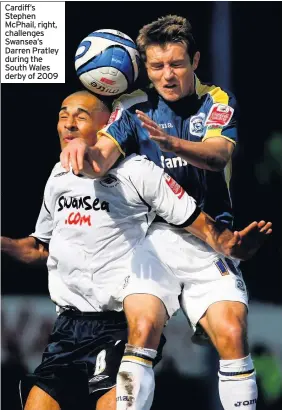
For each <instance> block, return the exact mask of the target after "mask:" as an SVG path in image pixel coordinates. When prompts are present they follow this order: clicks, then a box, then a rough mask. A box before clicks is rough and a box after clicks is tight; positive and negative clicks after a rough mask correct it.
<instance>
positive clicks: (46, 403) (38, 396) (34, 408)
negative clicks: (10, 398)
mask: <svg viewBox="0 0 282 410" xmlns="http://www.w3.org/2000/svg"><path fill="white" fill-rule="evenodd" d="M24 410H60V406H59V404H58V403H57V402H56V400H54V399H53V397H51V396H49V394H47V393H46V392H45V391H44V390H42V389H40V387H38V386H33V387H32V389H31V390H30V392H29V395H28V398H27V401H26V404H25V407H24Z"/></svg>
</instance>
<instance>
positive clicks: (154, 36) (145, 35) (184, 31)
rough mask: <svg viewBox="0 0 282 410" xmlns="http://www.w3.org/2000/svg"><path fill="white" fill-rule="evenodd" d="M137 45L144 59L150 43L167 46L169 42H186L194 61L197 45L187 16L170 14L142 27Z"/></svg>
mask: <svg viewBox="0 0 282 410" xmlns="http://www.w3.org/2000/svg"><path fill="white" fill-rule="evenodd" d="M136 42H137V46H138V48H139V52H140V54H141V57H142V59H143V60H144V61H146V49H147V47H148V46H150V45H153V44H155V45H160V46H165V45H166V44H167V43H184V44H186V46H187V53H188V55H189V57H190V61H191V63H192V62H193V58H194V55H195V53H196V51H197V46H196V43H195V40H194V38H193V35H192V26H191V24H190V23H189V21H188V20H187V19H186V18H185V17H181V16H175V15H168V16H165V17H160V18H159V19H158V20H156V21H153V22H152V23H150V24H147V25H146V26H144V27H142V28H141V30H140V31H139V35H138V37H137V40H136Z"/></svg>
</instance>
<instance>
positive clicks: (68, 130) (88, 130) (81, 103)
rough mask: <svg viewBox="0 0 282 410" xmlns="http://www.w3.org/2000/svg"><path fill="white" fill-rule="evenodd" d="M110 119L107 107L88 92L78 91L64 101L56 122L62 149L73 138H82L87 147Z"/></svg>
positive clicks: (95, 139) (94, 142) (93, 142)
mask: <svg viewBox="0 0 282 410" xmlns="http://www.w3.org/2000/svg"><path fill="white" fill-rule="evenodd" d="M109 117H110V110H109V109H108V107H107V106H106V105H105V104H104V103H103V102H102V101H101V100H100V99H99V98H98V97H97V96H95V95H93V94H91V93H90V92H88V91H86V90H85V91H78V92H76V93H74V94H71V95H69V96H68V97H67V98H65V99H64V101H63V103H62V106H61V109H60V112H59V120H58V126H57V129H58V134H59V137H60V143H61V148H62V149H63V148H64V147H65V146H66V145H67V144H68V143H69V142H70V141H71V140H73V139H74V138H78V137H79V138H83V139H84V141H85V142H86V143H87V144H88V145H94V144H96V141H97V131H99V130H100V129H101V128H103V127H104V126H105V125H106V124H107V122H108V119H109Z"/></svg>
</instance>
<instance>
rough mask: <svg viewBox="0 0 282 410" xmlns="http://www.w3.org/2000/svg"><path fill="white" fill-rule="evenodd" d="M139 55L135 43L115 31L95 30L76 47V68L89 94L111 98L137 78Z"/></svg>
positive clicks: (124, 89)
mask: <svg viewBox="0 0 282 410" xmlns="http://www.w3.org/2000/svg"><path fill="white" fill-rule="evenodd" d="M139 61H140V57H139V53H138V51H137V47H136V45H135V43H134V41H133V40H132V39H131V38H130V37H129V36H127V35H126V34H124V33H121V32H120V31H117V30H107V29H105V30H97V31H93V33H90V34H89V35H88V36H87V37H86V38H85V39H84V40H82V42H81V43H80V44H79V46H78V49H77V51H76V54H75V69H76V72H77V75H78V77H79V79H80V81H81V82H82V84H83V85H84V86H85V87H86V88H88V89H89V90H90V91H92V92H94V93H97V94H101V95H107V96H114V95H117V94H120V93H122V92H124V91H126V90H127V88H128V87H129V86H131V85H132V84H133V83H134V81H135V80H136V79H137V77H138V73H139Z"/></svg>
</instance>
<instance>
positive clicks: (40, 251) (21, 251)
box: [1, 236, 49, 265]
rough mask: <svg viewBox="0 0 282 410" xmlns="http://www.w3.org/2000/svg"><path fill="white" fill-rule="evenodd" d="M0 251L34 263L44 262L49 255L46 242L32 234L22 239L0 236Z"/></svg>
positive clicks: (40, 263) (41, 263)
mask: <svg viewBox="0 0 282 410" xmlns="http://www.w3.org/2000/svg"><path fill="white" fill-rule="evenodd" d="M1 252H4V253H5V254H7V255H9V256H10V257H12V258H13V259H16V260H18V261H20V262H23V263H27V264H34V265H43V264H46V261H47V258H48V255H49V252H48V244H46V243H44V242H41V241H39V240H38V239H37V238H35V237H32V236H28V237H26V238H22V239H11V238H7V237H5V236H2V237H1Z"/></svg>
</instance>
